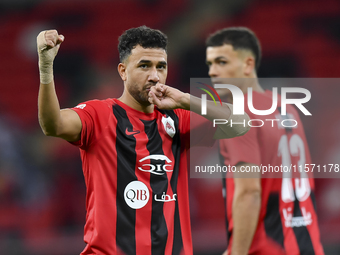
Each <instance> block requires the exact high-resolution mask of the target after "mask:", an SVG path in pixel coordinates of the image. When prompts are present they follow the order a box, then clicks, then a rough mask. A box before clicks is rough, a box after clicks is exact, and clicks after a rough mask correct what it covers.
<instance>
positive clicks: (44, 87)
mask: <svg viewBox="0 0 340 255" xmlns="http://www.w3.org/2000/svg"><path fill="white" fill-rule="evenodd" d="M38 117H39V124H40V126H41V129H42V130H43V132H44V134H45V135H52V136H53V135H56V134H57V132H58V124H59V122H60V106H59V101H58V98H57V94H56V91H55V88H54V82H53V81H52V82H50V83H49V84H42V83H40V88H39V96H38Z"/></svg>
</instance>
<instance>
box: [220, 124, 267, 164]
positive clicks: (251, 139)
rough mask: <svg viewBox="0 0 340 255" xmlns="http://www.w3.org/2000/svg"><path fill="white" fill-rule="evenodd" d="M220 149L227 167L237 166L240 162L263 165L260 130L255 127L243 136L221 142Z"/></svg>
mask: <svg viewBox="0 0 340 255" xmlns="http://www.w3.org/2000/svg"><path fill="white" fill-rule="evenodd" d="M219 147H220V153H221V155H222V156H223V160H224V164H225V165H231V166H235V165H237V164H238V163H240V162H245V163H250V164H255V165H260V164H261V154H260V149H261V148H260V147H259V142H258V129H257V128H255V127H253V128H250V130H249V131H248V132H247V133H246V134H245V135H243V136H239V137H234V138H231V139H221V140H219Z"/></svg>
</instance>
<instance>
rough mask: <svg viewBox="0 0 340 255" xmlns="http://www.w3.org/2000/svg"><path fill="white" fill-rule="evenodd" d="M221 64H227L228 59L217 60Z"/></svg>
mask: <svg viewBox="0 0 340 255" xmlns="http://www.w3.org/2000/svg"><path fill="white" fill-rule="evenodd" d="M217 63H218V64H219V65H220V66H224V65H226V64H227V61H224V60H220V61H218V62H217Z"/></svg>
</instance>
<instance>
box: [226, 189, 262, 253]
mask: <svg viewBox="0 0 340 255" xmlns="http://www.w3.org/2000/svg"><path fill="white" fill-rule="evenodd" d="M260 193H261V192H260V191H248V192H242V193H240V194H235V195H234V200H233V209H232V215H233V216H232V217H233V225H234V227H233V243H232V247H231V255H247V254H248V251H249V248H250V246H251V243H252V240H253V237H254V233H255V231H256V228H257V224H258V218H259V213H260V208H261V194H260Z"/></svg>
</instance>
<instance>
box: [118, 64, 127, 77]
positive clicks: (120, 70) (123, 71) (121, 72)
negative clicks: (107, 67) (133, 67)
mask: <svg viewBox="0 0 340 255" xmlns="http://www.w3.org/2000/svg"><path fill="white" fill-rule="evenodd" d="M117 69H118V73H119V75H120V77H121V78H122V80H123V81H126V78H127V74H126V64H125V63H119V64H118V67H117Z"/></svg>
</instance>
